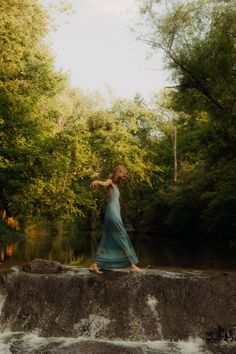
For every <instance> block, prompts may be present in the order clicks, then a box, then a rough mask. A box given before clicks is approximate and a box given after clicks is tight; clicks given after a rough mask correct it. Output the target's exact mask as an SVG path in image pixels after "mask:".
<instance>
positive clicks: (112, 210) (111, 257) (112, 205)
mask: <svg viewBox="0 0 236 354" xmlns="http://www.w3.org/2000/svg"><path fill="white" fill-rule="evenodd" d="M119 197H120V191H119V188H118V187H117V186H116V185H113V189H112V193H111V195H110V196H109V197H108V201H107V206H106V212H105V217H104V222H103V235H102V239H101V241H100V244H99V246H98V250H97V254H96V258H95V260H96V263H97V264H98V266H100V267H101V268H102V269H107V268H122V267H126V266H129V265H131V264H136V263H138V258H137V256H136V254H135V251H134V249H133V246H132V244H131V242H130V239H129V236H128V234H127V232H126V230H125V227H124V225H123V221H122V219H121V215H120V202H119Z"/></svg>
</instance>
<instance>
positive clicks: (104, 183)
mask: <svg viewBox="0 0 236 354" xmlns="http://www.w3.org/2000/svg"><path fill="white" fill-rule="evenodd" d="M97 186H103V187H109V186H112V180H111V179H107V180H106V181H104V182H103V181H99V180H98V179H96V180H95V181H93V182H92V183H91V187H92V188H95V187H97Z"/></svg>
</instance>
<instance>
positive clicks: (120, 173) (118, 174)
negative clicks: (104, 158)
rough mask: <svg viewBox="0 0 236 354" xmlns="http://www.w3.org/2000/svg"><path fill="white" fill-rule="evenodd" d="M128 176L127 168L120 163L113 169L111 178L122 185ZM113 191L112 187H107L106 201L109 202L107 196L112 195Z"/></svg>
mask: <svg viewBox="0 0 236 354" xmlns="http://www.w3.org/2000/svg"><path fill="white" fill-rule="evenodd" d="M127 177H128V171H127V169H126V168H125V167H124V166H122V165H118V166H116V168H115V169H114V170H113V172H112V175H111V176H110V179H111V180H112V182H113V183H115V184H118V185H120V184H122V183H124V182H125V180H126V178H127ZM111 193H112V187H111V186H109V187H108V188H107V193H106V197H105V198H104V199H103V200H104V203H106V202H107V198H108V197H109V196H110V195H111Z"/></svg>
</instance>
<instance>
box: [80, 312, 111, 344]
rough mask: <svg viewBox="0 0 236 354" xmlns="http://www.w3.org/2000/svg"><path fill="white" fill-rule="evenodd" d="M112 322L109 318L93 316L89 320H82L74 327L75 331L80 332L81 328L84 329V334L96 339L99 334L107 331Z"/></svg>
mask: <svg viewBox="0 0 236 354" xmlns="http://www.w3.org/2000/svg"><path fill="white" fill-rule="evenodd" d="M110 322H111V320H110V319H109V318H106V317H104V316H99V315H95V314H92V315H89V317H88V318H82V319H81V320H80V321H79V322H78V323H76V324H75V325H74V329H75V330H79V329H80V328H84V334H85V335H86V336H88V337H90V338H92V339H93V338H96V336H97V334H98V333H99V332H101V331H102V330H104V329H106V327H107V326H108V324H109V323H110Z"/></svg>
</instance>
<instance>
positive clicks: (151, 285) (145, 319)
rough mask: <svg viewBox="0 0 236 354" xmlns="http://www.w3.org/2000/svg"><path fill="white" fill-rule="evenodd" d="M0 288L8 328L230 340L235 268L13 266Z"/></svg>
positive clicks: (235, 311)
mask: <svg viewBox="0 0 236 354" xmlns="http://www.w3.org/2000/svg"><path fill="white" fill-rule="evenodd" d="M31 269H32V267H31ZM0 287H1V288H2V293H4V294H5V295H4V296H6V298H5V302H4V304H3V307H2V311H1V318H0V322H1V324H2V325H6V326H8V327H10V328H11V330H12V331H30V330H34V329H37V330H39V331H40V335H42V336H45V337H51V336H64V337H78V336H88V337H89V338H101V339H102V338H103V339H104V338H105V339H117V338H119V339H124V340H126V339H129V340H138V341H140V340H144V341H145V340H160V339H171V340H180V339H182V340H186V339H188V338H189V336H200V337H201V338H203V339H204V340H208V341H212V342H217V340H220V339H224V338H222V333H223V335H224V336H225V334H224V333H228V336H229V337H228V338H227V340H228V341H234V340H235V332H236V273H233V272H232V273H230V272H219V271H214V272H208V273H207V272H206V273H201V272H196V273H194V272H192V273H191V272H190V273H186V274H184V273H183V274H180V273H176V274H174V273H173V274H168V272H166V273H165V272H163V273H161V272H159V273H158V272H154V271H151V270H150V271H147V272H146V273H144V274H129V273H126V272H118V271H115V272H114V271H107V272H104V274H103V275H96V274H90V273H87V274H83V275H81V274H79V273H78V272H73V271H69V272H65V271H64V272H60V273H58V274H42V272H41V271H40V272H39V271H37V274H36V273H28V272H17V273H11V274H9V275H8V276H6V277H5V278H2V279H1V281H0ZM0 292H1V289H0ZM219 328H220V329H221V331H219ZM127 350H128V349H127ZM77 352H78V353H80V351H79V349H78V350H77ZM77 352H76V351H75V353H77Z"/></svg>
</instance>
